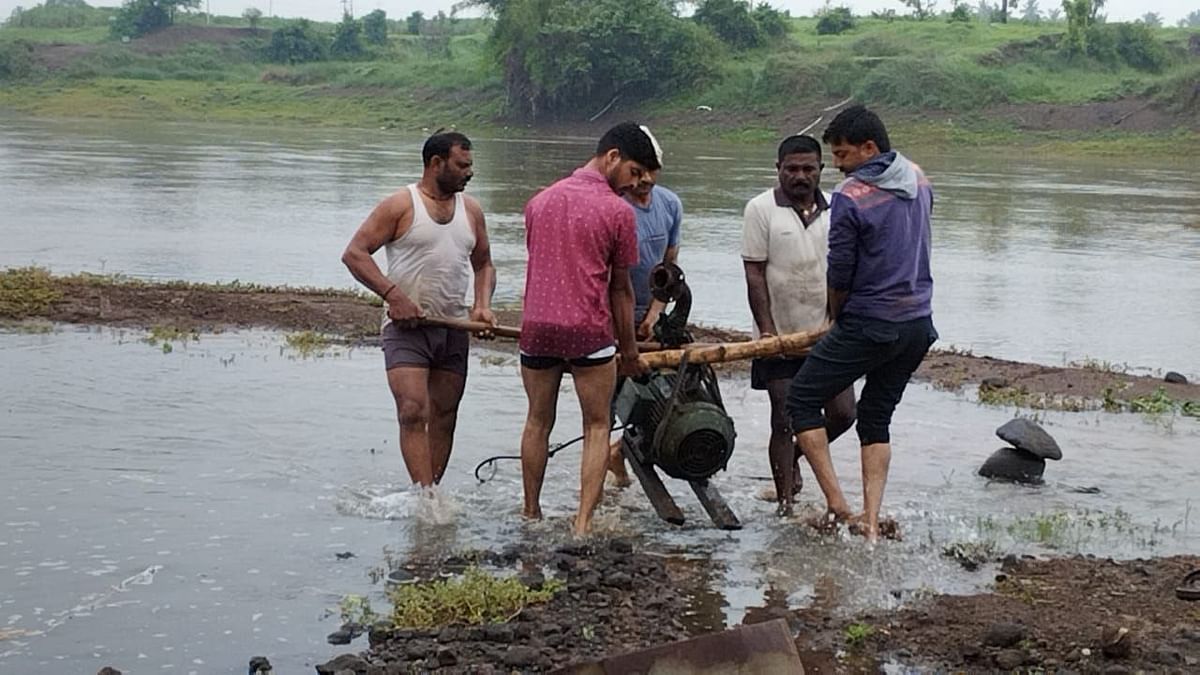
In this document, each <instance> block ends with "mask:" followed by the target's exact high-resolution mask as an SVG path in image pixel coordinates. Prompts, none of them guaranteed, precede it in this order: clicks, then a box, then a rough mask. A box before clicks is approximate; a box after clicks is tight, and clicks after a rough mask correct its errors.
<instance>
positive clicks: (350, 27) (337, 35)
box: [329, 13, 367, 59]
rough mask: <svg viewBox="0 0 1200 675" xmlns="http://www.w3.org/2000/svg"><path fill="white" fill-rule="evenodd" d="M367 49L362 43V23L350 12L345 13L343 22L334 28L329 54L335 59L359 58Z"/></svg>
mask: <svg viewBox="0 0 1200 675" xmlns="http://www.w3.org/2000/svg"><path fill="white" fill-rule="evenodd" d="M366 51H367V50H366V49H364V48H363V43H362V25H361V24H359V23H358V22H357V21H355V20H354V17H352V16H350V14H348V13H347V14H343V15H342V20H341V22H340V23H338V25H336V26H334V28H333V42H332V43H331V44H330V45H329V55H330V56H331V57H333V58H335V59H357V58H359V57H361V56H362V55H363V54H365V53H366Z"/></svg>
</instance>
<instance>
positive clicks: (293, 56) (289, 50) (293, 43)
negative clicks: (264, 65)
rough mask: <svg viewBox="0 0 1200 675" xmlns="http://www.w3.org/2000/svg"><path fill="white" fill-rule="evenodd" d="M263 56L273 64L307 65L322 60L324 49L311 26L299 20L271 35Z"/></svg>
mask: <svg viewBox="0 0 1200 675" xmlns="http://www.w3.org/2000/svg"><path fill="white" fill-rule="evenodd" d="M265 55H266V57H267V59H268V60H269V61H274V62H275V63H307V62H309V61H321V60H323V59H324V58H325V47H324V46H323V45H322V40H321V37H320V36H319V35H318V34H317V33H316V31H315V30H314V29H313V26H312V24H311V23H310V22H309V21H308V20H307V19H300V20H299V21H297V22H295V23H293V24H290V25H287V26H284V27H283V28H279V29H277V30H275V31H273V32H272V33H271V41H270V42H269V43H267V47H266V50H265Z"/></svg>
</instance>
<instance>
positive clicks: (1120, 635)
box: [1100, 626, 1133, 659]
mask: <svg viewBox="0 0 1200 675" xmlns="http://www.w3.org/2000/svg"><path fill="white" fill-rule="evenodd" d="M1132 649H1133V633H1132V632H1130V630H1129V629H1128V628H1126V627H1124V626H1120V627H1117V626H1109V627H1108V628H1105V629H1104V630H1103V631H1101V633H1100V652H1101V653H1103V654H1104V655H1105V656H1107V657H1108V658H1110V659H1123V658H1125V657H1126V656H1129V652H1130V651H1131V650H1132Z"/></svg>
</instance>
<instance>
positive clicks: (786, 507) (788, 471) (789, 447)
mask: <svg viewBox="0 0 1200 675" xmlns="http://www.w3.org/2000/svg"><path fill="white" fill-rule="evenodd" d="M791 383H792V381H791V380H790V379H786V378H784V379H778V380H770V381H769V382H767V396H768V397H769V398H770V400H771V440H770V442H769V443H768V445H767V456H768V457H769V458H770V461H771V477H772V478H773V479H774V480H775V499H776V501H778V502H779V508H778V511H777V513H778V514H779V515H781V516H790V515H791V514H792V504H793V501H794V498H795V495H796V494H797V493H798V492H800V486H801V483H800V471H799V467H798V466H796V451H795V445H794V444H793V441H792V433H791V428H790V425H789V424H788V419H787V392H788V387H789V386H791Z"/></svg>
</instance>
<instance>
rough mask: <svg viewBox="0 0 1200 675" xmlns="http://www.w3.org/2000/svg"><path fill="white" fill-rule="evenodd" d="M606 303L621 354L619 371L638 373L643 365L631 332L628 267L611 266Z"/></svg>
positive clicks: (630, 294) (632, 299) (624, 373)
mask: <svg viewBox="0 0 1200 675" xmlns="http://www.w3.org/2000/svg"><path fill="white" fill-rule="evenodd" d="M608 303H609V306H611V307H612V316H613V327H614V329H615V330H616V332H617V350H618V351H619V352H620V354H621V373H622V374H623V375H640V374H642V373H643V372H645V370H646V368H645V365H644V364H642V362H641V359H640V358H639V357H638V348H637V340H636V339H635V338H634V334H633V303H634V296H633V282H632V281H631V280H630V279H629V268H628V267H613V268H612V273H611V274H610V275H609V278H608Z"/></svg>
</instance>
